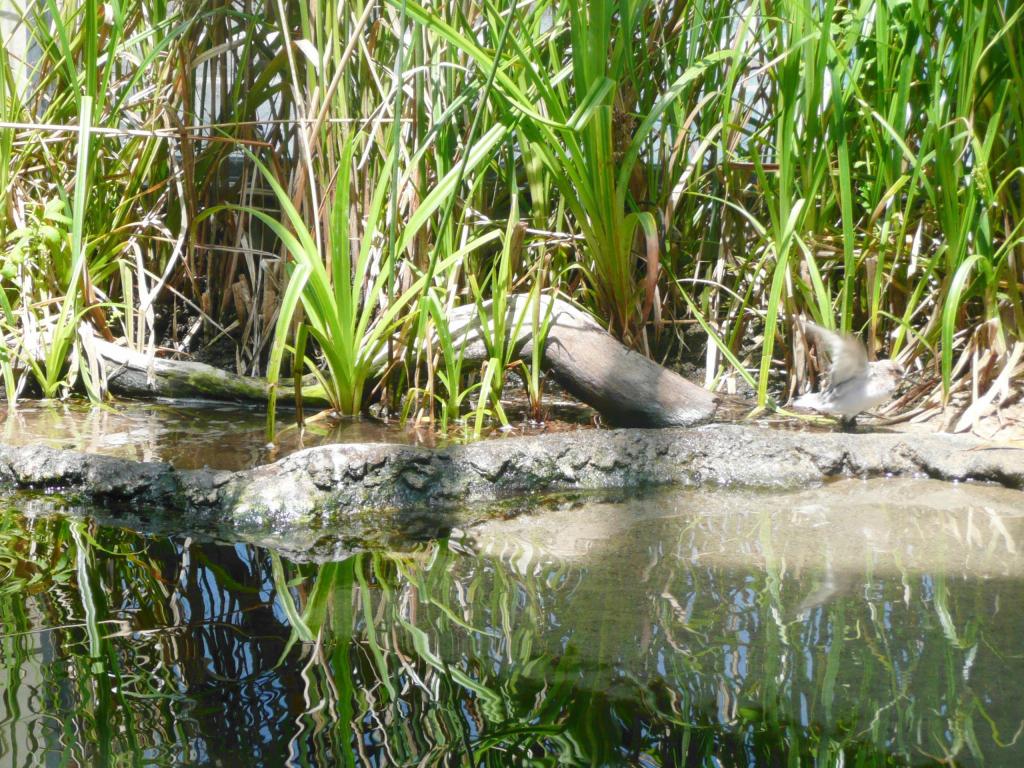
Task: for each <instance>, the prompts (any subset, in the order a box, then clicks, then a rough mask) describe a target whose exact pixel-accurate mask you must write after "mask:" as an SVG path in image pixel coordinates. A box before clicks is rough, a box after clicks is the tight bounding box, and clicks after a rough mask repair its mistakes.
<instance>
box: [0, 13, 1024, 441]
mask: <svg viewBox="0 0 1024 768" xmlns="http://www.w3.org/2000/svg"><path fill="white" fill-rule="evenodd" d="M1022 25H1024V11H1022V9H1021V8H1019V7H1017V6H1016V5H1015V4H1014V3H1011V2H1009V0H971V2H968V3H959V4H958V3H952V2H947V1H946V0H922V1H921V2H914V3H901V2H893V1H892V0H871V1H868V2H853V0H826V2H811V0H785V1H784V2H774V3H768V2H765V1H764V0H744V2H741V3H733V2H727V1H726V0H664V1H661V0H658V1H654V0H643V1H641V0H600V1H592V2H585V3H584V2H573V3H568V4H566V3H554V2H551V1H550V0H537V2H529V3H526V4H517V5H511V4H507V3H500V2H486V1H485V2H473V3H469V4H468V5H467V4H464V3H454V2H432V3H417V2H412V0H388V1H387V2H357V3H339V2H336V0H317V1H316V2H313V3H297V2H293V1H292V0H281V1H280V2H275V3H272V4H270V5H269V6H267V7H265V8H264V7H259V8H256V7H249V6H245V7H244V8H236V7H235V6H234V5H233V4H231V3H227V2H218V3H214V4H212V5H211V4H206V5H204V7H203V8H202V9H191V8H185V7H182V8H179V7H177V6H166V5H164V4H161V3H156V4H153V3H150V2H141V1H140V2H130V3H126V4H121V5H117V6H116V7H115V6H110V5H102V4H98V3H86V4H74V3H59V2H51V3H48V4H47V5H46V9H45V12H44V11H42V10H38V9H35V7H33V8H30V9H28V10H27V12H26V16H25V18H24V20H23V23H22V25H21V28H22V30H23V31H24V33H25V34H26V36H27V42H28V44H29V47H32V48H33V50H35V51H37V52H38V56H37V57H36V58H35V59H34V60H33V62H32V63H31V65H29V64H28V63H27V62H26V63H21V62H18V61H12V60H11V54H9V53H8V52H7V51H4V52H3V54H2V56H0V81H2V83H0V120H2V121H3V122H4V125H5V126H7V127H2V128H0V234H2V237H3V243H2V244H0V249H2V253H0V257H2V264H3V271H4V275H5V276H4V292H3V293H4V298H5V300H6V301H5V304H4V307H3V318H4V319H3V326H4V336H5V340H6V342H5V354H4V357H3V360H2V361H0V368H2V372H3V377H4V382H5V392H6V393H7V397H8V399H9V400H13V395H14V394H15V393H16V392H17V390H18V387H19V386H21V385H22V384H23V382H24V380H26V379H27V378H34V379H39V380H40V381H39V388H40V389H42V390H45V391H46V392H49V393H51V394H52V393H55V392H58V391H61V389H62V387H63V388H66V386H65V385H66V384H68V383H70V380H71V379H72V378H74V377H75V376H77V375H78V372H79V366H74V370H72V366H70V365H69V364H68V363H70V362H71V360H72V359H73V358H74V359H78V358H77V357H75V356H76V355H78V356H79V357H80V356H81V355H82V354H87V352H88V350H87V348H81V347H80V345H79V344H78V342H77V339H75V338H72V337H70V336H69V335H68V334H67V333H66V331H67V329H68V328H70V327H71V325H77V322H76V323H70V322H63V323H62V322H61V321H60V318H61V316H62V314H61V312H59V311H55V309H54V308H55V307H57V306H58V305H61V304H64V303H66V300H67V298H68V297H74V296H78V297H79V298H77V299H75V300H76V301H80V306H79V307H77V308H75V307H71V308H69V309H68V310H67V313H65V315H66V318H74V319H75V320H76V321H77V320H78V319H79V318H83V319H87V320H88V322H89V323H90V325H91V327H92V328H93V329H94V330H95V331H96V332H99V333H100V334H102V335H108V334H109V335H110V337H112V338H113V337H118V336H120V337H124V338H125V339H127V340H128V341H129V342H130V343H132V344H133V345H135V346H136V347H138V348H140V349H150V350H152V349H155V346H156V345H157V344H158V343H159V342H162V341H163V340H164V339H165V338H171V337H178V338H179V339H180V338H182V337H185V336H189V337H190V338H192V339H193V340H192V342H191V343H192V345H193V347H194V346H196V342H197V340H198V341H199V342H200V343H208V342H213V341H215V340H217V339H220V338H224V337H228V338H230V339H231V340H232V341H233V342H234V343H235V345H236V347H237V350H238V354H237V361H238V366H239V368H240V370H242V371H243V372H248V373H256V374H260V375H268V377H269V379H270V380H271V381H272V382H273V381H274V380H275V379H276V378H277V377H278V376H279V375H282V374H283V373H287V368H288V366H289V358H290V357H292V358H295V359H294V360H293V363H294V364H293V365H292V367H293V368H294V369H297V370H298V371H299V372H302V371H304V370H307V369H310V370H313V371H314V372H315V373H316V374H317V375H319V376H320V377H321V378H322V379H323V383H324V386H325V388H326V389H329V390H334V391H335V397H334V399H333V400H334V407H335V408H336V409H337V410H339V411H340V412H343V413H357V412H360V411H361V410H362V409H363V408H365V406H366V404H367V401H368V400H369V399H370V398H371V397H384V398H385V399H387V400H388V404H389V405H393V406H395V407H397V408H399V409H401V408H402V407H403V406H404V407H405V410H407V411H408V412H410V413H412V412H416V413H419V412H421V411H424V409H426V411H430V410H432V409H433V405H432V404H435V403H441V404H443V409H444V410H445V415H444V416H443V419H444V420H446V421H449V422H451V421H454V420H457V419H459V418H460V417H463V416H465V415H467V412H468V411H469V410H476V411H477V412H478V413H479V414H481V416H484V415H485V411H487V410H488V409H486V408H483V407H482V406H481V400H480V397H479V395H480V394H481V393H482V391H483V390H486V391H487V393H488V398H489V400H490V401H492V402H493V398H491V393H497V392H500V390H501V388H502V385H503V384H504V382H505V379H506V377H507V374H508V371H509V370H511V369H510V368H509V365H508V363H509V362H510V360H500V361H499V362H498V363H494V362H493V360H494V358H490V359H488V360H487V361H485V362H484V364H483V368H482V370H481V371H477V370H476V369H471V368H470V367H469V366H468V365H465V366H464V365H462V364H461V363H459V364H458V365H456V364H455V363H456V358H455V357H453V354H456V355H457V350H454V349H437V348H435V345H436V343H441V344H442V345H443V333H442V334H440V336H438V334H437V328H438V324H439V323H441V322H443V321H442V319H441V317H442V315H443V314H445V313H447V312H448V311H449V310H450V308H452V307H454V306H458V305H466V304H474V303H477V302H485V301H490V300H495V301H497V302H498V303H499V304H500V303H501V302H502V301H504V298H503V296H504V295H505V294H508V295H511V294H512V293H530V292H531V291H532V290H533V287H534V285H535V284H537V283H538V282H541V283H543V290H544V292H546V293H548V294H550V295H561V296H563V297H567V298H569V299H571V300H574V301H576V302H578V303H580V304H581V305H582V306H584V307H585V308H587V309H589V310H590V311H592V312H593V313H594V314H595V315H596V316H597V317H598V319H599V320H601V322H602V323H603V324H605V326H606V327H608V328H609V329H610V330H611V331H612V332H613V333H616V334H618V335H619V336H620V337H621V338H623V339H624V340H625V341H626V342H627V343H629V344H632V345H633V346H635V347H637V348H639V349H641V350H643V351H646V352H648V353H650V354H652V355H657V356H658V357H659V358H663V357H666V356H668V357H669V358H670V359H671V358H672V357H673V356H678V355H680V354H683V353H684V352H686V353H687V354H692V353H693V352H694V351H696V350H694V349H693V341H694V339H693V337H692V335H689V334H686V333H684V332H683V331H684V329H686V328H687V327H690V326H692V325H694V324H696V325H697V326H698V327H700V328H701V330H702V331H703V334H702V335H701V337H700V341H699V344H700V346H702V347H703V346H705V345H706V346H707V352H706V354H705V355H704V363H705V364H706V366H707V374H706V382H707V383H708V384H709V385H716V384H721V383H722V381H723V380H731V379H735V378H737V377H738V378H740V379H743V380H744V381H746V382H747V384H748V385H749V386H750V388H751V389H752V390H753V391H754V392H755V393H756V396H757V400H758V404H759V405H766V404H768V403H769V401H781V400H783V399H784V398H785V396H786V395H787V394H788V393H789V392H791V391H792V390H793V388H794V387H795V386H796V385H797V384H798V382H796V381H795V379H794V378H793V377H794V375H795V374H791V373H788V372H787V371H788V370H789V369H790V368H792V367H794V366H792V363H793V362H794V361H793V359H792V358H793V354H794V345H793V344H792V343H791V338H790V336H791V318H792V317H793V316H796V315H801V314H803V315H807V316H810V317H813V318H815V319H816V320H817V321H818V322H821V323H823V324H825V325H827V326H830V327H831V326H834V327H837V328H839V329H842V330H844V331H854V332H858V333H862V334H863V336H864V338H865V339H866V341H867V344H868V347H869V350H870V353H871V355H873V356H885V355H896V356H899V357H900V359H901V360H902V361H903V362H904V363H907V364H909V365H911V366H912V367H916V368H918V369H920V370H921V371H923V372H924V373H925V374H926V379H928V378H929V377H930V380H931V381H932V383H933V385H934V390H933V394H935V395H936V396H943V397H945V398H947V399H948V398H949V397H951V396H953V395H954V394H955V393H956V392H957V391H962V390H963V389H964V387H963V383H964V382H965V381H966V377H967V376H968V375H970V376H972V377H973V379H974V389H975V390H978V391H979V394H981V393H983V391H984V385H985V383H986V378H985V377H986V376H987V377H988V380H990V379H991V378H992V377H993V376H994V375H996V374H997V373H998V372H999V371H1000V370H1001V367H1002V366H1004V365H1005V364H1007V361H1009V360H1011V359H1013V358H1012V353H1013V350H1014V348H1015V345H1016V344H1018V343H1020V342H1021V341H1022V339H1021V333H1022V331H1021V328H1022V325H1024V310H1022V309H1021V306H1022V303H1021V301H1020V294H1021V287H1020V286H1021V275H1022V260H1024V251H1022V249H1024V219H1022V215H1021V213H1022V207H1024V197H1022V192H1021V190H1022V188H1024V155H1022V149H1021V146H1022V145H1021V142H1020V141H1019V140H1018V137H1019V135H1020V133H1021V131H1022V130H1024V95H1022V94H1024V71H1022V68H1021V66H1020V63H1019V62H1020V53H1021V50H1020V47H1021V46H1020V40H1021V29H1022ZM22 69H24V70H25V76H24V77H16V76H15V74H14V73H15V71H16V70H17V71H21V70H22ZM87 99H88V100H90V106H89V109H88V118H89V125H90V126H91V129H90V146H91V148H92V151H91V152H90V154H89V158H88V164H87V167H86V168H85V169H84V170H85V171H86V176H87V178H88V179H90V180H91V182H90V184H89V186H88V191H87V195H86V198H85V200H84V207H83V208H82V212H83V216H82V217H81V218H82V221H81V226H82V229H81V232H82V237H83V243H82V245H83V248H84V253H85V258H84V261H83V262H82V265H81V273H80V278H81V280H80V283H79V284H78V286H79V290H78V292H77V293H73V292H69V288H70V285H69V283H68V280H67V271H66V270H65V269H57V268H53V267H52V266H51V263H50V262H53V263H55V264H56V263H58V262H60V260H62V259H63V260H68V259H70V258H71V257H73V256H74V255H75V254H76V253H78V251H77V250H76V249H75V247H74V244H73V243H72V240H73V232H72V229H73V226H72V225H68V224H65V223H64V222H63V221H62V220H61V221H53V220H50V221H45V220H44V213H45V211H47V210H49V209H48V208H47V206H48V205H50V204H51V203H52V201H54V200H61V201H62V203H64V210H63V211H62V212H61V213H62V215H63V216H66V217H67V219H68V220H69V221H70V222H74V221H75V217H74V216H73V215H72V202H73V201H72V199H71V198H72V197H73V194H72V192H73V190H74V185H75V183H76V181H75V180H76V179H77V178H78V177H79V176H78V175H77V174H76V164H77V163H78V161H77V159H76V158H77V154H76V146H77V135H78V134H77V130H78V129H77V126H78V125H79V123H80V118H81V117H82V116H83V114H84V113H83V111H82V104H83V103H84V102H85V100H87ZM12 126H15V127H12ZM54 126H62V127H63V131H61V132H56V131H54V130H53V127H54ZM357 136H358V137H359V138H356V137H357ZM243 150H245V151H243ZM246 151H248V152H249V153H251V154H246ZM257 160H258V162H259V163H262V167H261V166H260V165H259V164H258V163H257ZM342 166H344V168H343V167H342ZM342 179H343V180H344V182H343V183H342V181H341V180H342ZM222 206H227V207H222ZM238 206H241V207H238ZM211 211H216V212H217V215H213V214H212V213H211ZM254 211H259V214H258V215H257V214H256V213H254ZM520 219H521V220H522V223H521V222H520ZM33 222H41V223H40V225H39V226H37V225H36V224H34V223H33ZM43 226H45V227H49V228H52V229H54V230H56V232H57V238H56V240H52V239H51V240H47V239H46V238H44V237H43V236H42V235H41V234H40V232H41V231H42V227H43ZM520 226H522V227H523V234H522V244H521V249H520V250H519V252H518V254H517V256H516V258H515V259H514V260H513V261H512V262H511V263H508V262H507V260H506V261H503V259H505V257H504V255H503V251H502V247H500V246H499V245H498V244H497V241H498V240H499V239H500V238H501V237H502V234H503V233H505V232H507V231H510V229H512V228H515V227H520ZM46 232H47V233H49V229H47V230H46ZM15 233H18V234H15ZM303 233H308V235H309V239H308V242H306V241H305V238H304V236H303ZM286 234H290V235H291V236H293V237H296V238H298V245H299V246H301V247H300V252H299V253H298V255H297V253H296V252H295V250H294V249H293V248H290V247H289V246H288V245H287V243H288V242H289V240H288V237H287V236H286ZM346 243H347V244H346ZM293 244H294V243H293ZM346 249H348V250H349V251H350V253H351V254H352V255H351V258H350V259H349V260H348V261H347V262H346V260H345V250H346ZM24 253H31V254H32V255H31V257H29V258H23V256H22V255H20V254H24ZM470 254H472V257H471V258H470ZM314 262H317V263H319V265H320V266H318V267H317V266H314ZM68 263H70V261H69V262H68ZM303 264H304V265H305V266H302V265H303ZM503 264H504V266H501V265H503ZM495 270H499V271H502V270H504V271H505V273H507V279H504V280H502V281H501V282H495V281H493V280H490V279H489V277H488V276H490V275H493V274H496V272H495ZM307 271H308V272H309V273H310V274H311V275H313V274H314V273H315V274H316V275H317V277H316V278H315V279H314V282H313V283H311V282H309V281H308V279H307V282H306V283H304V287H303V288H302V289H301V290H300V289H299V288H296V287H291V283H292V282H293V281H301V280H302V279H303V275H304V274H305V273H306V272H307ZM381 275H383V278H382V279H379V277H380V276H381ZM541 276H543V277H541ZM316 283H322V284H323V285H322V286H321V288H322V290H321V288H314V285H315V284H316ZM414 286H415V287H414ZM314 291H316V292H317V295H318V296H319V298H317V299H315V300H314V299H312V298H311V297H312V296H313V293H312V292H314ZM325 291H326V292H325ZM339 291H341V292H343V293H346V294H348V295H350V297H351V299H350V300H346V299H345V298H344V297H343V296H342V295H341V294H340V293H338V292H339ZM328 296H334V297H335V298H334V299H332V300H331V301H332V302H333V303H334V304H336V305H337V312H340V313H341V314H342V315H346V310H345V309H344V307H345V306H348V305H351V307H353V310H352V312H351V313H349V314H348V315H346V316H347V317H349V319H351V318H355V317H357V316H358V318H359V319H358V321H356V322H347V321H346V323H343V325H344V328H345V330H344V333H341V328H340V327H333V328H328V325H329V324H330V322H332V321H329V317H328V316H329V314H330V313H328V314H323V312H326V309H325V308H324V307H322V306H320V305H322V304H323V301H324V300H326V297H328ZM303 297H305V299H303ZM307 304H309V305H308V306H307ZM300 306H301V307H302V310H301V311H302V313H303V318H304V319H303V320H302V321H299V320H298V319H297V317H298V315H297V314H296V313H297V312H298V311H299V307H300ZM311 307H312V309H313V311H312V312H310V309H311ZM356 308H357V309H356ZM332 311H334V310H332ZM194 319H198V320H199V321H200V323H199V327H200V328H201V330H202V333H200V334H198V335H196V334H195V332H194V331H190V330H189V327H190V325H191V324H192V323H193V321H194ZM301 324H306V325H307V327H308V329H309V331H310V333H309V335H308V338H309V346H308V349H306V350H304V351H300V352H299V353H298V354H294V353H293V354H292V355H290V356H289V355H287V354H286V348H289V347H291V346H294V341H295V340H296V339H297V338H298V337H297V335H296V330H297V326H298V325H301ZM335 325H337V324H335ZM428 326H429V328H428ZM58 327H59V328H63V329H64V331H65V332H64V333H63V334H62V333H57V336H56V337H55V341H54V342H53V343H51V342H50V341H49V339H50V338H51V336H52V335H53V334H54V331H55V328H58ZM60 338H63V339H64V341H61V340H60ZM428 348H433V349H428ZM45 350H56V351H55V352H54V353H53V355H52V356H51V357H52V359H50V360H48V361H47V360H46V351H45ZM360 350H361V351H360ZM381 350H384V352H385V354H383V355H380V354H379V352H380V351H381ZM438 353H440V356H438ZM435 357H436V358H437V362H438V363H439V364H440V368H438V367H437V365H436V364H435ZM981 357H984V359H985V360H987V362H986V363H985V365H981V363H979V362H978V360H979V358H981ZM60 358H62V359H60ZM972 360H974V362H973V363H972ZM539 362H540V361H539V360H534V361H532V369H533V370H536V369H537V367H538V364H539ZM83 370H84V369H83ZM51 371H52V373H51ZM986 372H987V373H986ZM439 373H440V374H441V375H442V376H443V381H442V379H441V378H440V377H439V376H438V374H439ZM55 377H56V378H55ZM528 378H529V379H530V382H531V390H532V391H533V393H534V396H536V395H537V393H539V391H540V386H539V380H538V379H536V375H535V374H531V375H530V376H529V377H528ZM484 379H486V382H485V381H484ZM484 384H486V386H482V385H484ZM730 386H731V384H730ZM371 393H376V394H371ZM471 393H472V394H471ZM926 394H927V393H926ZM424 396H425V398H426V399H425V400H424V401H423V402H421V401H420V398H421V397H424ZM403 400H404V402H403ZM471 403H475V406H474V405H471ZM490 411H493V414H491V415H489V416H488V418H491V417H492V416H497V411H496V409H494V408H490ZM498 418H499V419H500V416H499V417H498Z"/></svg>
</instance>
